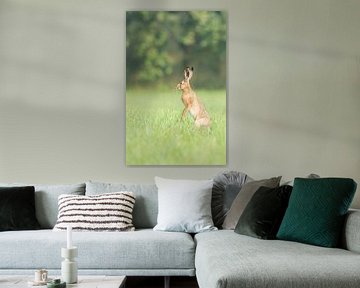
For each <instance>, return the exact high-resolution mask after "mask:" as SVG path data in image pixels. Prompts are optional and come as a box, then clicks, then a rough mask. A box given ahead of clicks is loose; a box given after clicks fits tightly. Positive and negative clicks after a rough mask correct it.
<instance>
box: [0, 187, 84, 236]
mask: <svg viewBox="0 0 360 288" xmlns="http://www.w3.org/2000/svg"><path fill="white" fill-rule="evenodd" d="M24 185H25V186H34V187H35V210H36V218H37V219H38V221H39V223H40V226H41V228H43V229H49V228H53V227H54V226H55V224H56V220H57V216H58V197H59V196H60V195H61V194H72V195H85V183H81V184H60V185H42V184H20V183H12V184H9V183H0V186H3V187H11V186H24Z"/></svg>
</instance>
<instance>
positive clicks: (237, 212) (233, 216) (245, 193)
mask: <svg viewBox="0 0 360 288" xmlns="http://www.w3.org/2000/svg"><path fill="white" fill-rule="evenodd" d="M280 179H281V176H279V177H273V178H270V179H263V180H257V181H251V182H248V183H246V184H244V185H243V186H242V188H241V190H240V192H239V193H238V195H237V196H236V198H235V200H234V201H233V203H232V205H231V207H230V210H229V212H228V213H227V215H226V217H225V219H224V223H223V225H222V227H223V229H228V230H234V229H235V227H236V224H237V222H238V221H239V219H240V216H241V214H242V213H243V211H244V209H245V207H246V205H247V204H248V203H249V201H250V199H251V198H252V196H253V195H254V194H255V192H256V191H257V190H258V189H259V188H260V187H261V186H264V187H269V188H275V187H278V186H279V183H280Z"/></svg>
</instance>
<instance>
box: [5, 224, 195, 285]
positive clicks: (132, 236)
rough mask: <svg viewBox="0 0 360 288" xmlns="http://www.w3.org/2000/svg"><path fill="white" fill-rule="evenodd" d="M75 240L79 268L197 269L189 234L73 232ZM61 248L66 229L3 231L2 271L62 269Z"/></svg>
mask: <svg viewBox="0 0 360 288" xmlns="http://www.w3.org/2000/svg"><path fill="white" fill-rule="evenodd" d="M72 239H73V244H74V246H77V247H78V257H77V262H78V268H79V270H89V271H90V270H95V269H102V270H104V269H108V270H111V269H117V270H127V269H129V270H132V269H133V270H152V269H154V270H155V269H179V270H181V269H182V270H184V269H194V258H195V256H194V254H195V243H194V241H193V239H192V237H191V236H190V235H189V234H186V233H178V232H159V231H153V230H152V229H145V230H138V231H133V232H73V233H72ZM61 247H66V231H64V232H55V231H52V230H36V231H34V230H32V231H26V232H25V231H16V232H2V233H1V237H0V259H1V261H0V270H1V269H27V270H36V269H39V267H45V268H47V269H49V270H53V269H60V266H61V261H62V260H63V259H62V258H61V255H60V252H61ZM9 251H11V253H9ZM0 286H1V285H0Z"/></svg>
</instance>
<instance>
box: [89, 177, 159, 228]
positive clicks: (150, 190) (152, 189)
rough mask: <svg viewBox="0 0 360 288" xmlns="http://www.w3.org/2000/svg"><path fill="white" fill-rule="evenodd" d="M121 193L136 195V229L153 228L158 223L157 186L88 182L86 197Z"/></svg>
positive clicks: (134, 221) (134, 212) (134, 214)
mask: <svg viewBox="0 0 360 288" xmlns="http://www.w3.org/2000/svg"><path fill="white" fill-rule="evenodd" d="M120 191H131V192H134V194H135V197H136V201H135V206H134V211H133V224H134V226H135V228H136V229H142V228H153V227H154V226H155V225H156V223H157V214H158V192H157V187H156V185H155V184H121V183H102V182H86V195H96V194H102V193H109V192H120Z"/></svg>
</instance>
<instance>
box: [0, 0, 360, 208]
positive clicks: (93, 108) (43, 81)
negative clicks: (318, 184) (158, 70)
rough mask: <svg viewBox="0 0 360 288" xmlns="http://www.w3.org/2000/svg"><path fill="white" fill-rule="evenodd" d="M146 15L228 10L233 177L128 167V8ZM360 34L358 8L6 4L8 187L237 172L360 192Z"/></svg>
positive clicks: (0, 125) (236, 0) (4, 0)
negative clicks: (329, 180) (338, 183)
mask: <svg viewBox="0 0 360 288" xmlns="http://www.w3.org/2000/svg"><path fill="white" fill-rule="evenodd" d="M146 9H151V10H191V9H208V10H214V9H221V10H227V11H228V16H229V37H228V58H229V61H228V63H229V68H228V71H229V75H228V115H229V116H228V135H229V136H228V165H227V167H126V166H125V138H124V137H125V75H124V73H125V43H124V40H125V11H126V10H146ZM359 30H360V1H357V0H354V1H351V0H345V1H337V0H327V1H325V0H312V1H288V0H272V1H267V0H263V1H259V0H257V1H256V0H255V1H254V0H246V1H242V0H221V1H200V0H182V1H175V0H170V1H160V0H158V1H147V0H141V1H139V0H138V1H135V0H128V1H111V0H106V1H101V0H97V1H96V0H56V1H49V0H32V1H28V0H1V1H0V135H1V136H0V137H1V138H0V182H13V181H15V182H37V183H40V182H42V183H63V182H66V183H72V182H80V181H85V180H88V179H92V180H100V181H126V182H133V181H137V182H152V181H153V177H154V176H155V175H161V176H164V177H176V178H179V177H183V178H199V179H200V178H209V177H212V176H213V175H215V174H216V173H218V172H219V171H222V170H225V169H227V170H229V169H235V170H241V171H244V172H247V173H248V174H249V175H251V176H252V177H254V178H262V177H270V176H275V175H283V177H284V178H285V179H290V178H292V177H293V176H305V175H307V174H309V173H311V172H314V173H318V174H320V175H321V176H344V177H352V178H354V179H355V180H356V181H357V182H358V183H359V185H360V133H359V131H360V129H359V124H360V113H359V112H360V109H359V108H360V33H359ZM359 194H360V192H358V196H357V197H356V200H355V202H354V205H353V206H354V207H360V196H359Z"/></svg>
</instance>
